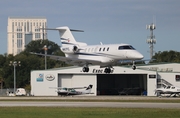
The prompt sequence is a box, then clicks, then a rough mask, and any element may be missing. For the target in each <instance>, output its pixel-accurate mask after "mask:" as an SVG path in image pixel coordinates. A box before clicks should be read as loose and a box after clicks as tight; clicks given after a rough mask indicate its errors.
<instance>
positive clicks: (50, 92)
mask: <svg viewBox="0 0 180 118" xmlns="http://www.w3.org/2000/svg"><path fill="white" fill-rule="evenodd" d="M49 76H51V78H52V79H53V78H54V79H53V80H48V78H49ZM57 80H58V77H57V73H56V72H55V71H32V72H31V95H34V96H57V92H55V91H56V89H51V88H50V87H57Z"/></svg>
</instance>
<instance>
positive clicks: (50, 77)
mask: <svg viewBox="0 0 180 118" xmlns="http://www.w3.org/2000/svg"><path fill="white" fill-rule="evenodd" d="M46 79H47V80H48V81H53V80H54V79H55V76H54V75H52V74H48V75H46Z"/></svg>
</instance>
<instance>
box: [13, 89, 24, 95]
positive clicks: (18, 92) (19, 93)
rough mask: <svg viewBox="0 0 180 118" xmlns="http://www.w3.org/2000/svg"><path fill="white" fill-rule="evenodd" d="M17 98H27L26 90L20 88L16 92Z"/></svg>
mask: <svg viewBox="0 0 180 118" xmlns="http://www.w3.org/2000/svg"><path fill="white" fill-rule="evenodd" d="M15 94H16V96H25V95H26V90H25V89H24V88H18V89H17V90H16V93H15Z"/></svg>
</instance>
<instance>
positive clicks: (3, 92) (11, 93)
mask: <svg viewBox="0 0 180 118" xmlns="http://www.w3.org/2000/svg"><path fill="white" fill-rule="evenodd" d="M0 96H14V89H13V88H12V89H0ZM26 96H30V91H28V90H26Z"/></svg>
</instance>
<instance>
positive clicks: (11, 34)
mask: <svg viewBox="0 0 180 118" xmlns="http://www.w3.org/2000/svg"><path fill="white" fill-rule="evenodd" d="M46 27H47V19H46V18H45V17H8V26H7V39H8V41H7V53H8V54H13V55H16V54H19V53H20V52H21V51H23V50H24V49H25V46H26V45H27V44H28V43H29V42H30V41H32V40H38V39H43V36H44V39H47V32H46V30H45V31H43V30H40V28H46Z"/></svg>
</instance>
